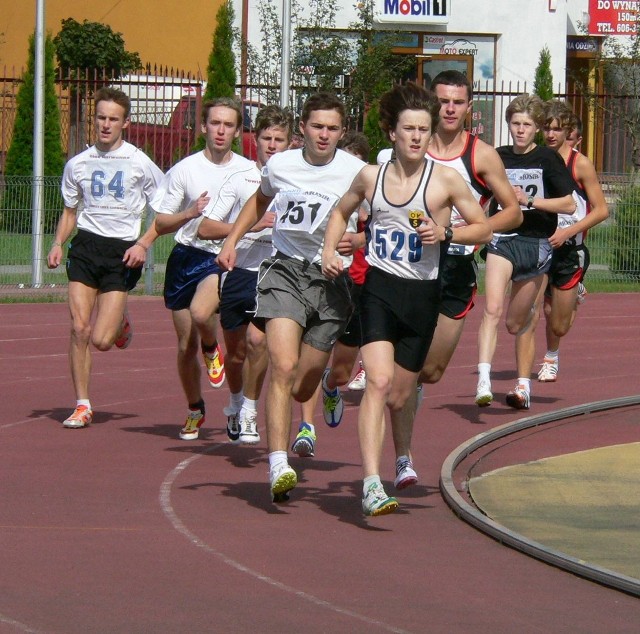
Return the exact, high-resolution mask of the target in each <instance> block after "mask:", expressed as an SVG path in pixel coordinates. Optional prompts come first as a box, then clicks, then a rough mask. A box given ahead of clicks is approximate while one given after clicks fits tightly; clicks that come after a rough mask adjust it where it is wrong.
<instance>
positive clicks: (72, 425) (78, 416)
mask: <svg viewBox="0 0 640 634" xmlns="http://www.w3.org/2000/svg"><path fill="white" fill-rule="evenodd" d="M92 420H93V411H92V410H91V409H90V408H89V407H87V406H86V405H78V406H77V407H76V408H75V409H74V410H73V414H71V416H69V418H67V420H65V421H64V422H63V423H62V424H63V425H64V426H65V427H67V428H68V429H81V428H82V427H88V426H89V425H90V424H91V421H92Z"/></svg>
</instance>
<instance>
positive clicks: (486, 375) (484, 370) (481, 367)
mask: <svg viewBox="0 0 640 634" xmlns="http://www.w3.org/2000/svg"><path fill="white" fill-rule="evenodd" d="M478 381H487V382H490V381H491V364H490V363H478Z"/></svg>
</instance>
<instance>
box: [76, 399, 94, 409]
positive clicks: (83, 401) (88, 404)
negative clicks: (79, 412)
mask: <svg viewBox="0 0 640 634" xmlns="http://www.w3.org/2000/svg"><path fill="white" fill-rule="evenodd" d="M81 405H84V406H85V407H87V408H89V409H91V401H90V400H89V399H88V398H79V399H78V400H77V401H76V407H80V406H81Z"/></svg>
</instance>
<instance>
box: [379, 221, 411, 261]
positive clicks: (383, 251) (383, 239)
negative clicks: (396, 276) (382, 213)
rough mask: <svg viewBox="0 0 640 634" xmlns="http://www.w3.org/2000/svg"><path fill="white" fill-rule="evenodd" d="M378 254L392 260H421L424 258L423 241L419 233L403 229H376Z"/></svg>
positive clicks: (383, 258)
mask: <svg viewBox="0 0 640 634" xmlns="http://www.w3.org/2000/svg"><path fill="white" fill-rule="evenodd" d="M375 250H376V255H377V256H378V257H379V258H380V259H381V260H385V259H389V260H391V261H392V262H402V261H406V262H419V261H420V259H421V258H422V242H421V241H420V236H419V235H418V234H417V233H410V234H408V235H407V234H405V233H403V232H402V231H398V230H395V231H391V232H390V233H389V231H388V230H387V229H380V228H378V229H376V230H375Z"/></svg>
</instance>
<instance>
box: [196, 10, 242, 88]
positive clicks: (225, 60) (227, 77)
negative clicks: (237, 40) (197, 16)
mask: <svg viewBox="0 0 640 634" xmlns="http://www.w3.org/2000/svg"><path fill="white" fill-rule="evenodd" d="M234 19H235V12H234V10H233V4H232V3H231V2H230V0H227V2H225V3H223V4H222V5H220V8H219V9H218V13H216V29H215V31H214V32H213V46H212V49H211V53H210V54H209V65H208V66H207V88H206V90H205V93H204V98H205V100H206V99H213V98H215V97H234V96H235V94H236V58H235V55H234V53H233V41H234V31H233V21H234Z"/></svg>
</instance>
